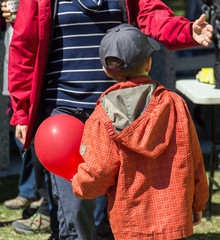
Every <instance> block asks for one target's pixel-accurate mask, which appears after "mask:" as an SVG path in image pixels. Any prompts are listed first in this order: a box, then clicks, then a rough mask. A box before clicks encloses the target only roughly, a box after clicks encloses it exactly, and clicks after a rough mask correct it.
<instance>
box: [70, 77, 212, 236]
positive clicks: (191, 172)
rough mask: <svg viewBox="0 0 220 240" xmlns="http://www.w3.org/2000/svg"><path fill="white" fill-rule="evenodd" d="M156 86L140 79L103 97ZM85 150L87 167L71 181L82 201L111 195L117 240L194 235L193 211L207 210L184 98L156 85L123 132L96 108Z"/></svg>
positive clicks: (199, 159) (204, 183)
mask: <svg viewBox="0 0 220 240" xmlns="http://www.w3.org/2000/svg"><path fill="white" fill-rule="evenodd" d="M152 82H153V81H152V80H150V79H148V78H143V77H142V78H135V79H132V81H128V82H123V83H119V84H116V85H115V86H113V87H111V88H110V89H108V90H107V91H106V92H105V93H104V94H106V93H107V92H110V91H114V90H116V89H121V88H128V87H135V86H138V85H141V84H148V83H152ZM104 94H103V95H104ZM103 95H102V96H103ZM102 96H101V97H102ZM82 144H83V146H84V150H85V151H84V155H83V159H84V160H85V163H82V164H80V166H79V169H78V173H77V174H76V175H75V176H74V177H73V180H72V185H73V191H74V193H75V194H76V195H77V196H78V197H81V198H95V197H97V196H100V195H104V194H106V195H107V198H108V215H109V220H110V224H111V228H112V231H113V233H114V236H115V239H116V240H119V239H120V240H124V239H129V240H131V239H132V240H145V239H154V240H166V239H167V240H171V239H180V238H183V237H186V236H189V235H191V234H192V233H193V227H192V212H193V211H203V210H204V209H205V204H206V202H207V200H208V184H207V179H206V173H205V169H204V164H203V156H202V152H201V149H200V144H199V140H198V137H197V134H196V131H195V127H194V124H193V121H192V118H191V116H190V113H189V111H188V108H187V106H186V103H185V102H184V100H183V99H182V98H181V97H180V96H179V95H177V94H176V93H173V92H171V91H169V90H167V89H166V88H165V87H163V86H159V87H157V89H156V90H155V92H154V94H153V96H152V99H151V101H150V103H149V105H148V107H147V109H146V111H145V112H144V114H142V115H141V116H140V117H139V118H138V119H136V120H135V121H134V122H133V123H132V124H131V125H130V126H129V127H127V128H126V129H124V130H123V131H121V132H120V133H118V134H116V132H115V130H114V127H113V125H112V122H111V120H110V119H109V117H108V115H107V113H106V112H105V111H104V109H103V107H102V105H101V104H100V102H98V103H97V106H96V109H95V111H94V112H93V114H92V115H91V117H90V118H89V119H88V121H87V122H86V124H85V129H84V134H83V138H82Z"/></svg>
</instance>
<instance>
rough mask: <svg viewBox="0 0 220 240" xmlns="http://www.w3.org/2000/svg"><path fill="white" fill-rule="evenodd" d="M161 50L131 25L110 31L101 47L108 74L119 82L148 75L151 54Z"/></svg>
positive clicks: (104, 66)
mask: <svg viewBox="0 0 220 240" xmlns="http://www.w3.org/2000/svg"><path fill="white" fill-rule="evenodd" d="M159 49H160V45H159V43H158V42H156V41H155V40H153V39H152V38H149V37H147V36H146V35H145V34H144V33H142V32H141V31H140V30H139V29H138V28H136V27H134V26H132V25H130V24H121V25H119V26H117V27H114V28H112V29H110V30H108V32H107V34H106V35H105V36H104V38H103V39H102V41H101V43H100V47H99V56H100V60H101V63H102V65H103V68H104V70H105V72H106V74H107V75H108V76H110V77H112V78H114V79H115V80H117V81H125V80H127V79H128V78H131V77H137V76H141V75H146V74H148V72H149V71H150V68H151V54H152V53H153V51H157V50H159Z"/></svg>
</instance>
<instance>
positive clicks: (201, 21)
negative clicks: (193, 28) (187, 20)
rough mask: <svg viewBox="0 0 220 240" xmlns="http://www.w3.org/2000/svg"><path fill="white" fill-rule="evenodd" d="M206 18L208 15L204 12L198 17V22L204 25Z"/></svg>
mask: <svg viewBox="0 0 220 240" xmlns="http://www.w3.org/2000/svg"><path fill="white" fill-rule="evenodd" d="M205 20H206V15H205V14H204V13H203V14H202V15H201V16H200V18H199V19H197V20H196V21H198V22H197V24H199V25H202V24H204V23H205Z"/></svg>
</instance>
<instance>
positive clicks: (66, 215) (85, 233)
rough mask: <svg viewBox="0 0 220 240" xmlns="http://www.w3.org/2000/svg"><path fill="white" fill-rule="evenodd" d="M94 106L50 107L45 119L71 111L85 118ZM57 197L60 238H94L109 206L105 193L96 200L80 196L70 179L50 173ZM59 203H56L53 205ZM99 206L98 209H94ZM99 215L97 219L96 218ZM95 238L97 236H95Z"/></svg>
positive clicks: (53, 202) (53, 190)
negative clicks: (75, 192)
mask: <svg viewBox="0 0 220 240" xmlns="http://www.w3.org/2000/svg"><path fill="white" fill-rule="evenodd" d="M92 111H93V110H90V109H87V110H85V109H78V108H66V107H57V108H51V107H46V108H45V111H44V119H46V118H47V117H49V116H52V115H56V114H61V113H62V114H68V115H72V116H74V117H77V118H78V119H80V120H81V121H82V122H85V121H86V120H87V119H88V117H89V116H90V114H91V113H92ZM50 177H51V184H52V195H53V200H54V201H51V203H52V206H51V209H52V210H53V209H57V219H58V221H59V238H60V240H63V239H65V240H74V239H75V240H93V232H94V228H95V224H96V225H98V224H99V222H100V221H101V219H102V217H103V211H104V208H105V207H106V198H105V197H104V196H102V197H99V198H97V199H94V200H87V199H80V198H77V197H76V196H75V195H74V194H73V191H72V185H71V183H70V182H69V181H67V180H66V179H64V178H61V177H59V176H56V175H55V174H53V173H50ZM53 204H56V206H53ZM96 204H97V208H95V207H96ZM94 210H95V212H94ZM95 218H96V219H95ZM94 240H95V239H94Z"/></svg>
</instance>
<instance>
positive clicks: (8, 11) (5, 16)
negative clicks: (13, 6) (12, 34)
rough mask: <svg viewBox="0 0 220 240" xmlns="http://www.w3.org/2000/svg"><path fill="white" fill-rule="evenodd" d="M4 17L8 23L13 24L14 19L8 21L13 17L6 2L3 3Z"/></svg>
mask: <svg viewBox="0 0 220 240" xmlns="http://www.w3.org/2000/svg"><path fill="white" fill-rule="evenodd" d="M1 10H2V12H3V13H2V17H3V18H5V19H6V22H12V19H8V18H9V17H10V16H11V12H10V9H9V8H7V7H6V2H2V8H1Z"/></svg>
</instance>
